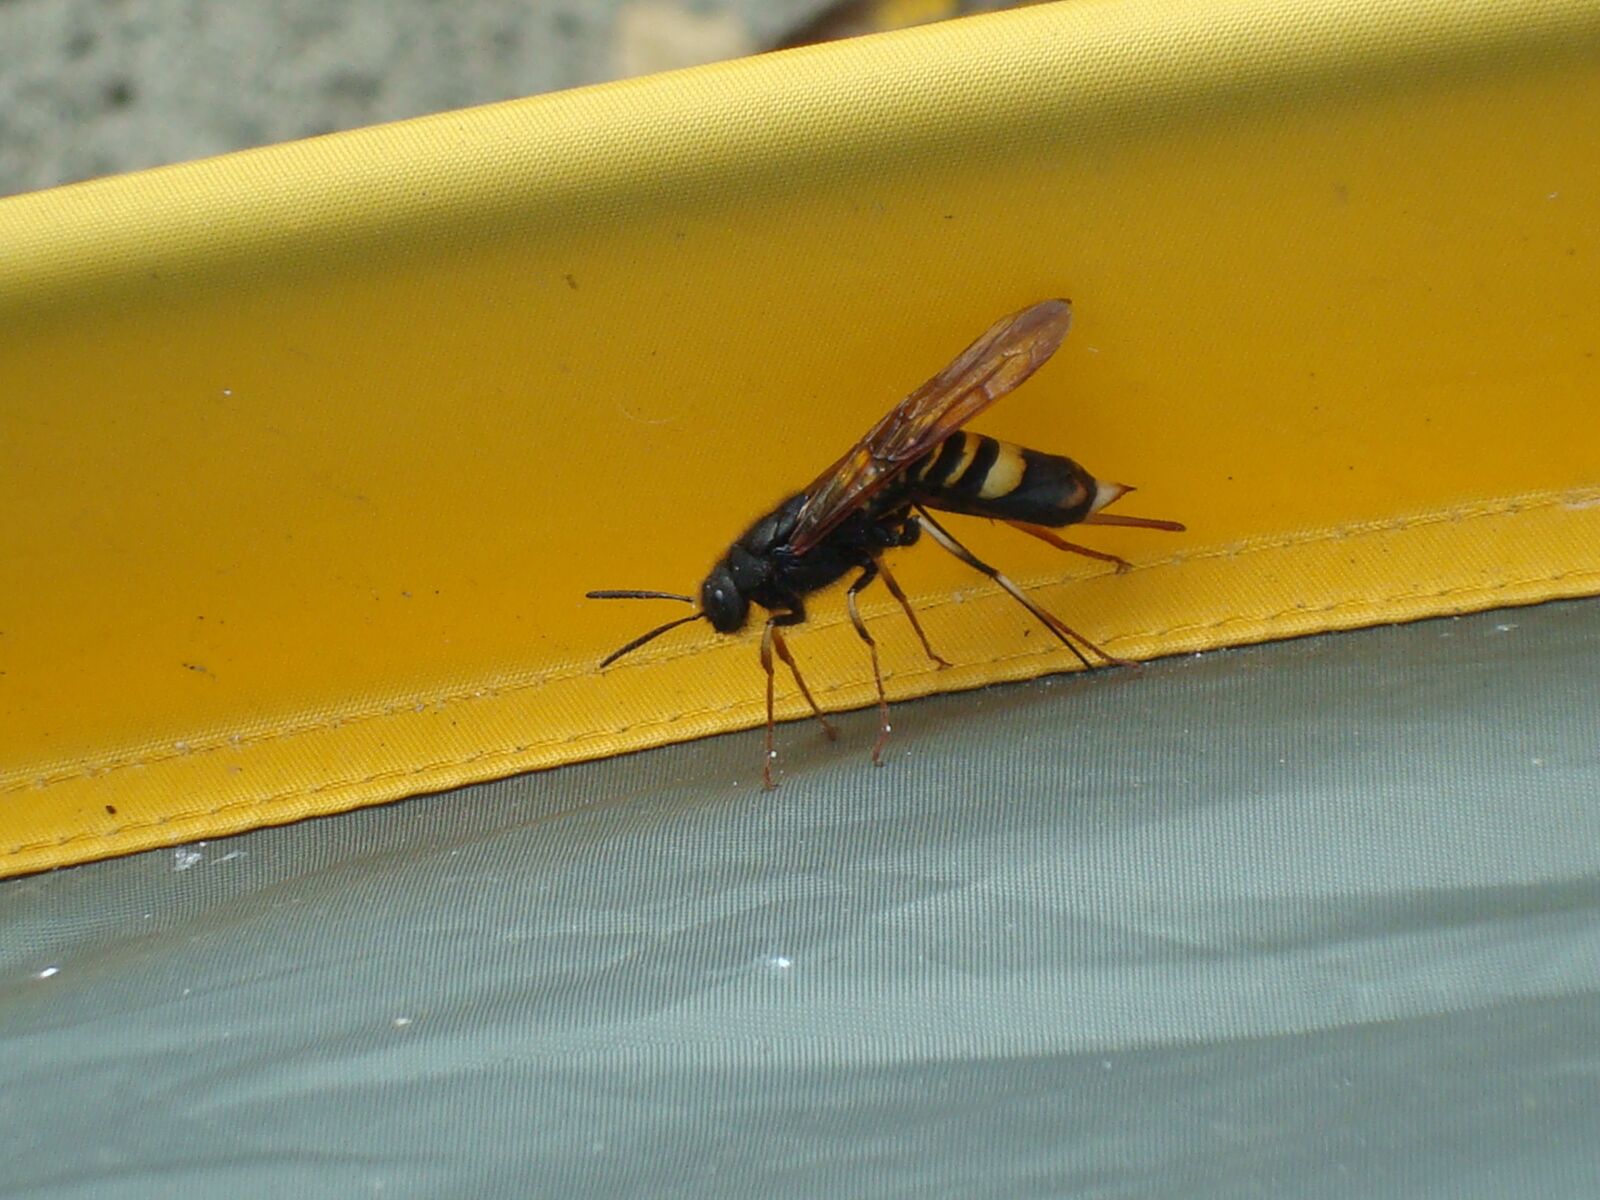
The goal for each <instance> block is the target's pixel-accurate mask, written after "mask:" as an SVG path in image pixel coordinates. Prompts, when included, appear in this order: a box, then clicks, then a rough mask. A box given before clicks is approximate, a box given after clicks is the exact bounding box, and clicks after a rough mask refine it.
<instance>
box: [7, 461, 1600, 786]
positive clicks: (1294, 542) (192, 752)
mask: <svg viewBox="0 0 1600 1200" xmlns="http://www.w3.org/2000/svg"><path fill="white" fill-rule="evenodd" d="M1596 499H1600V488H1593V489H1577V490H1574V491H1568V492H1562V493H1558V494H1554V495H1545V496H1541V498H1539V499H1531V500H1530V499H1527V498H1523V497H1513V498H1512V499H1509V500H1501V501H1495V502H1492V503H1480V504H1475V505H1468V506H1466V507H1463V508H1458V509H1446V510H1443V511H1441V512H1437V513H1428V514H1424V515H1422V516H1411V517H1396V518H1393V519H1391V520H1387V521H1372V522H1363V523H1359V524H1356V525H1343V526H1336V527H1335V528H1333V529H1328V530H1319V531H1317V532H1315V533H1306V534H1293V535H1290V536H1288V537H1285V538H1278V539H1275V540H1272V541H1255V540H1248V541H1243V542H1236V543H1233V544H1231V545H1228V546H1220V547H1216V548H1214V549H1210V550H1197V551H1179V552H1178V553H1176V554H1173V555H1170V556H1168V557H1167V558H1162V559H1156V560H1154V561H1151V562H1145V563H1138V564H1135V565H1134V567H1133V571H1151V570H1156V569H1165V568H1170V567H1178V566H1182V565H1183V564H1185V563H1189V562H1205V561H1208V560H1211V559H1218V558H1243V557H1246V556H1248V555H1252V554H1259V553H1263V552H1266V551H1271V550H1287V549H1295V548H1299V547H1302V546H1311V545H1316V544H1318V543H1320V542H1329V541H1344V540H1349V539H1352V538H1359V537H1371V536H1375V535H1382V534H1389V533H1399V532H1404V531H1406V530H1409V529H1415V528H1421V527H1427V526H1431V525H1441V524H1446V523H1455V522H1461V521H1465V520H1479V519H1483V518H1486V517H1498V516H1512V515H1516V514H1518V513H1523V512H1534V511H1538V510H1540V509H1545V508H1554V507H1558V506H1570V505H1574V504H1583V503H1585V502H1587V501H1591V500H1596ZM1129 573H1130V574H1131V573H1132V572H1129ZM1097 577H1098V573H1083V574H1068V575H1062V576H1056V577H1053V578H1052V579H1050V580H1048V581H1046V582H1044V583H1043V584H1041V585H1039V586H1040V587H1041V588H1052V587H1060V586H1062V585H1064V584H1068V583H1075V582H1079V581H1082V580H1085V579H1091V578H1097ZM1562 577H1563V576H1551V577H1549V578H1550V579H1551V580H1555V579H1559V578H1562ZM1507 586H1510V585H1507ZM974 591H975V592H976V594H977V595H978V597H979V598H980V599H982V598H987V597H989V596H991V595H998V594H999V592H998V589H995V588H990V587H987V586H984V585H979V586H978V587H977V588H976V589H974ZM964 594H965V595H972V594H973V592H966V593H964ZM1402 598H1404V597H1394V598H1392V599H1402ZM962 602H966V601H965V600H963V601H962ZM955 603H957V600H956V599H955V597H954V596H941V597H931V598H929V599H927V600H920V601H918V607H919V608H920V609H921V610H922V611H924V612H927V611H932V610H936V609H940V608H944V607H947V606H949V605H952V604H955ZM1340 603H1344V602H1343V601H1341V602H1340ZM1288 611H1296V610H1288ZM1303 611H1305V612H1322V611H1332V610H1331V609H1305V610H1303ZM1276 615H1278V616H1281V615H1287V614H1286V613H1285V614H1276ZM1234 619H1235V618H1228V619H1227V621H1224V622H1221V623H1218V626H1220V624H1226V623H1228V622H1229V621H1233V620H1234ZM1238 619H1239V620H1256V619H1272V618H1249V617H1247V618H1238ZM844 623H845V618H844V617H842V616H832V617H824V618H822V619H819V620H812V621H808V622H807V624H808V625H809V626H810V627H811V628H813V629H816V630H820V631H826V630H829V629H834V628H838V627H839V626H841V625H843V624H844ZM1210 627H1213V626H1194V627H1188V626H1175V627H1172V628H1169V629H1160V630H1148V631H1146V632H1144V633H1135V634H1124V635H1121V636H1119V637H1114V638H1111V639H1108V641H1107V644H1108V645H1111V644H1115V643H1118V642H1125V641H1127V640H1129V639H1134V638H1141V637H1158V636H1161V635H1163V634H1167V633H1171V632H1175V631H1177V630H1180V629H1184V630H1187V629H1190V628H1210ZM703 650H704V647H700V646H693V647H688V648H685V649H682V650H670V649H669V650H664V651H662V652H660V653H657V654H653V655H645V656H642V657H640V658H638V659H636V660H634V661H632V662H629V663H627V664H624V666H623V667H622V668H621V669H623V670H642V669H645V668H647V667H650V666H653V665H655V664H657V663H663V662H674V661H677V660H678V659H681V658H688V657H692V656H693V655H696V654H699V653H702V652H703ZM996 661H1004V660H980V662H979V663H977V664H974V665H984V664H985V663H993V662H996ZM593 670H594V668H593V666H591V665H588V664H582V665H576V666H570V667H562V668H557V669H556V670H553V671H547V672H545V673H543V674H541V675H538V676H536V677H534V678H532V679H528V680H525V681H523V682H521V683H516V684H511V685H509V686H504V687H494V688H474V689H472V690H471V691H465V692H456V693H453V694H451V695H447V696H443V697H438V698H435V699H432V700H417V701H412V702H408V703H405V704H395V705H389V706H386V707H384V708H381V709H376V710H374V711H372V712H368V713H358V714H354V715H349V716H342V717H333V718H330V719H328V720H323V721H312V722H303V723H301V724H297V725H288V726H285V727H283V728H281V729H273V730H267V731H264V732H262V733H257V734H249V735H241V734H230V735H227V736H225V737H220V738H217V739H214V740H207V741H200V742H196V743H193V744H190V745H188V746H186V747H185V748H184V749H182V750H177V749H174V750H163V751H159V752H157V753H153V754H148V755H144V756H140V757H136V758H112V759H106V760H103V761H101V762H99V763H94V764H91V765H90V766H87V767H81V768H75V769H73V770H68V771H57V772H55V773H54V774H47V775H43V776H38V777H36V778H34V779H22V780H18V781H16V782H14V783H10V784H7V785H5V786H4V787H0V796H6V795H12V794H15V793H19V792H27V791H43V790H45V789H48V788H50V787H54V786H56V785H57V784H61V783H67V782H70V781H72V780H75V779H91V778H98V777H100V776H103V775H109V774H111V773H113V772H116V771H124V770H129V769H131V768H134V767H151V766H157V765H160V764H162V763H166V762H171V761H173V760H174V759H180V758H193V757H195V756H198V755H203V754H215V753H217V752H218V751H222V750H244V749H249V748H252V747H255V746H259V745H262V744H264V743H267V742H276V741H290V740H293V739H294V738H298V737H305V736H308V735H311V734H316V733H324V732H327V731H329V730H333V729H338V728H347V727H349V726H352V725H358V724H364V723H366V722H368V721H375V720H386V719H390V718H393V717H396V716H404V715H406V714H408V713H414V712H417V711H419V710H421V709H425V708H433V709H443V708H446V707H449V706H450V705H454V704H466V703H472V702H474V701H478V700H485V699H496V698H498V697H501V696H507V695H515V694H516V693H518V692H522V691H527V690H529V689H533V688H543V687H548V686H550V685H551V684H554V683H560V682H563V681H565V680H567V679H573V678H578V677H581V676H585V675H588V674H591V673H592V672H593ZM547 744H549V745H563V744H565V743H563V742H552V743H547Z"/></svg>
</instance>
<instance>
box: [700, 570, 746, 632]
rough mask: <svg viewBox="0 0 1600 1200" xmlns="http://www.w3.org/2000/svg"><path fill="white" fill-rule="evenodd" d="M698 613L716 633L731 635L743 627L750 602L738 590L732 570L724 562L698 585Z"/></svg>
mask: <svg viewBox="0 0 1600 1200" xmlns="http://www.w3.org/2000/svg"><path fill="white" fill-rule="evenodd" d="M700 611H701V612H703V613H705V615H706V620H708V621H710V622H711V627H712V628H713V629H715V630H716V631H717V632H718V633H732V632H733V631H734V630H736V629H742V628H743V627H744V622H745V618H746V617H747V616H749V613H750V601H749V599H748V598H747V597H746V596H745V594H744V592H743V591H741V590H740V588H739V584H738V582H737V581H736V580H735V579H734V577H733V569H732V568H731V567H730V566H729V565H728V563H727V562H726V561H724V562H720V563H718V564H717V565H716V566H715V567H713V568H712V570H711V574H709V575H707V576H706V579H705V582H704V583H702V584H701V585H700Z"/></svg>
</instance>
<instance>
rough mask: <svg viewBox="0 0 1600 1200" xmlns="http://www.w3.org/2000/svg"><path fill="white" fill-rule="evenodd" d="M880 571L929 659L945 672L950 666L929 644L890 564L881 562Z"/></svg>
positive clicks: (884, 582)
mask: <svg viewBox="0 0 1600 1200" xmlns="http://www.w3.org/2000/svg"><path fill="white" fill-rule="evenodd" d="M878 570H879V571H880V572H881V573H882V575H883V585H884V587H886V588H888V589H889V593H890V595H892V596H893V597H894V598H895V599H896V600H898V601H900V607H901V608H903V609H905V610H906V616H907V617H909V618H910V620H911V628H913V629H915V630H916V631H917V640H918V641H920V642H921V643H922V648H923V650H925V651H926V652H927V655H928V657H929V658H931V659H933V661H934V662H936V663H937V664H939V669H940V670H941V671H942V670H944V668H946V667H948V666H949V665H950V664H949V663H948V662H946V661H945V660H944V659H942V658H940V657H939V655H937V654H935V653H934V650H933V646H932V645H931V644H929V642H928V635H927V634H926V633H924V632H923V631H922V622H921V621H919V620H917V613H916V610H915V609H913V608H912V607H911V601H910V600H909V599H907V597H906V594H905V592H904V591H902V590H901V588H900V584H899V583H898V582H896V581H895V577H894V576H893V575H891V574H889V564H888V563H885V562H881V561H880V562H879V563H878Z"/></svg>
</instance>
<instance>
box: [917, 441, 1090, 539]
mask: <svg viewBox="0 0 1600 1200" xmlns="http://www.w3.org/2000/svg"><path fill="white" fill-rule="evenodd" d="M907 474H908V479H909V480H910V482H911V484H912V487H913V489H914V490H915V491H916V492H917V493H919V495H920V496H921V497H922V498H924V499H925V500H926V502H927V503H928V504H929V505H930V506H932V507H934V508H942V509H945V510H946V511H949V512H957V513H967V514H970V515H972V516H976V517H995V518H997V519H999V520H1002V521H1023V522H1026V523H1028V524H1030V525H1070V524H1072V523H1073V522H1074V521H1081V520H1082V519H1083V518H1084V517H1086V516H1088V515H1089V513H1090V512H1091V511H1093V508H1094V502H1095V495H1096V483H1095V479H1094V476H1092V475H1090V474H1089V472H1087V471H1085V470H1084V469H1083V468H1082V467H1080V466H1079V465H1078V464H1077V463H1075V462H1073V461H1072V460H1071V459H1070V458H1066V457H1064V456H1062V455H1060V454H1044V453H1042V452H1040V451H1038V450H1029V449H1028V448H1027V447H1025V446H1018V445H1014V444H1013V443H1011V442H1002V441H1000V440H999V439H997V438H992V437H986V436H985V435H983V434H981V433H965V432H958V433H953V434H951V435H950V436H949V437H947V438H945V440H944V441H942V442H940V443H939V445H938V446H937V447H935V448H934V449H932V450H930V451H929V452H928V453H927V454H926V455H924V456H923V458H922V460H921V461H920V462H918V463H917V464H916V465H915V466H913V467H912V468H911V470H910V471H909V472H908V473H907Z"/></svg>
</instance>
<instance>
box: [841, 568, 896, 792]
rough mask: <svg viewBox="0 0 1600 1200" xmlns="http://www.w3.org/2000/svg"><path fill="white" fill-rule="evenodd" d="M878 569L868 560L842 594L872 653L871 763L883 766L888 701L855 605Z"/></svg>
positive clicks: (873, 644) (874, 645)
mask: <svg viewBox="0 0 1600 1200" xmlns="http://www.w3.org/2000/svg"><path fill="white" fill-rule="evenodd" d="M878 569H879V564H878V563H875V562H872V561H870V560H869V561H868V563H867V565H866V566H865V567H864V568H863V569H862V572H861V575H860V577H859V578H857V579H856V581H855V582H854V583H852V584H851V585H850V590H849V591H847V592H846V593H845V594H844V603H845V607H846V608H848V609H849V610H850V623H851V624H852V625H854V626H855V627H856V632H857V633H859V634H860V635H861V640H862V641H863V642H865V643H866V644H867V651H868V652H869V653H870V654H871V655H872V682H873V684H874V685H876V687H877V689H878V740H877V741H875V742H873V743H872V765H873V766H875V767H881V766H883V748H884V746H885V745H887V744H888V741H889V701H888V699H887V698H886V697H885V696H884V694H883V671H882V670H881V669H879V666H878V643H877V641H876V640H875V639H874V638H873V636H872V634H871V633H869V632H868V631H867V623H866V622H865V621H863V620H862V619H861V610H860V609H859V608H857V607H856V593H857V592H859V591H861V589H862V588H864V587H866V586H867V584H869V583H871V582H872V581H873V580H874V579H876V578H877V577H878ZM885 578H886V579H887V577H885Z"/></svg>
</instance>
